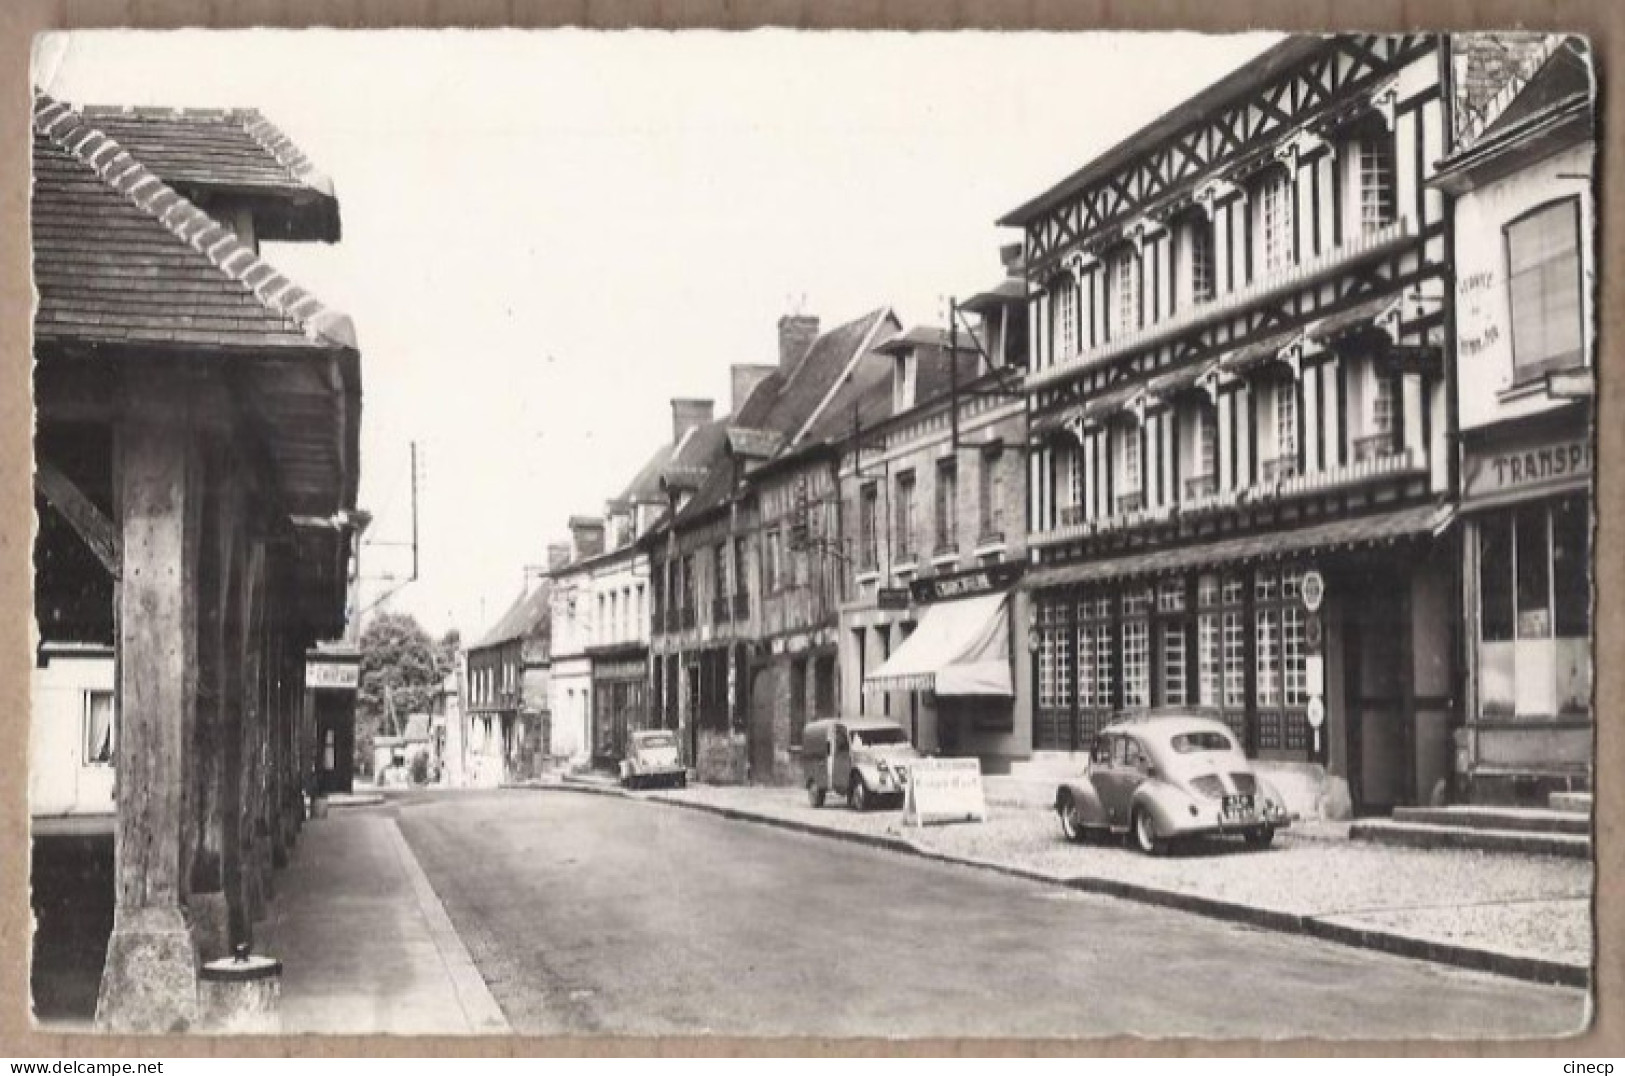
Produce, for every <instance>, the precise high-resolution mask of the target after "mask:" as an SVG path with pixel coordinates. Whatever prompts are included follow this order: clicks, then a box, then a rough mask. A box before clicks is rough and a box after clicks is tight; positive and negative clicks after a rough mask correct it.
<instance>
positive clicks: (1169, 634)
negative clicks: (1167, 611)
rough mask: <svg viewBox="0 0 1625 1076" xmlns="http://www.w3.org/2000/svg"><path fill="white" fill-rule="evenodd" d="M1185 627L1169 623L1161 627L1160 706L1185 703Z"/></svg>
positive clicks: (1178, 622) (1180, 624)
mask: <svg viewBox="0 0 1625 1076" xmlns="http://www.w3.org/2000/svg"><path fill="white" fill-rule="evenodd" d="M1186 668H1187V667H1186V664H1185V625H1184V623H1183V622H1182V621H1171V622H1168V623H1164V624H1163V625H1162V704H1163V705H1164V706H1184V705H1185V701H1186V696H1185V690H1186V684H1187V683H1188V681H1187V679H1186V675H1187V673H1186Z"/></svg>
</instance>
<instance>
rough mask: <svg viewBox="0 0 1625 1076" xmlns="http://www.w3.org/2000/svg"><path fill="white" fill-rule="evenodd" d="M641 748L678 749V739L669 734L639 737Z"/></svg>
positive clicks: (638, 741)
mask: <svg viewBox="0 0 1625 1076" xmlns="http://www.w3.org/2000/svg"><path fill="white" fill-rule="evenodd" d="M637 745H638V746H639V747H676V746H677V738H676V737H675V736H673V735H672V734H671V733H669V732H657V733H655V734H654V735H653V736H639V737H638V738H637Z"/></svg>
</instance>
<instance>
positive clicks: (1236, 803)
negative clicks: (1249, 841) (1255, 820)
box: [1223, 796, 1253, 822]
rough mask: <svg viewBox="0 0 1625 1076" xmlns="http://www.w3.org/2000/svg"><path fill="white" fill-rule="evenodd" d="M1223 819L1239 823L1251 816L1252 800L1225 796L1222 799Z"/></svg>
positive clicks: (1248, 797)
mask: <svg viewBox="0 0 1625 1076" xmlns="http://www.w3.org/2000/svg"><path fill="white" fill-rule="evenodd" d="M1223 812H1224V813H1223V817H1224V819H1225V821H1227V822H1229V821H1241V820H1244V819H1250V818H1252V816H1253V798H1252V797H1251V796H1226V797H1225V798H1224V808H1223Z"/></svg>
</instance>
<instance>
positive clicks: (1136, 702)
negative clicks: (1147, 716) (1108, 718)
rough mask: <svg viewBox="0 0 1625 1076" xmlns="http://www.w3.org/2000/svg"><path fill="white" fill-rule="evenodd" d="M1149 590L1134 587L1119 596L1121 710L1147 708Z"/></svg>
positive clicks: (1149, 640) (1148, 700) (1148, 691)
mask: <svg viewBox="0 0 1625 1076" xmlns="http://www.w3.org/2000/svg"><path fill="white" fill-rule="evenodd" d="M1151 606H1152V592H1151V588H1150V587H1135V588H1133V589H1131V590H1128V591H1126V592H1125V593H1124V594H1123V625H1122V631H1123V706H1124V708H1126V709H1142V708H1144V707H1148V706H1150V705H1151V625H1150V622H1149V620H1148V619H1147V617H1148V615H1149V614H1150V612H1151Z"/></svg>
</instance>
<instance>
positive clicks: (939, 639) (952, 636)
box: [863, 594, 1015, 698]
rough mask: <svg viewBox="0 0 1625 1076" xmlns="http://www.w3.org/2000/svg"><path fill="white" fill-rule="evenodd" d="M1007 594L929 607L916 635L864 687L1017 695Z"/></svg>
mask: <svg viewBox="0 0 1625 1076" xmlns="http://www.w3.org/2000/svg"><path fill="white" fill-rule="evenodd" d="M1007 598H1008V595H1006V594H984V595H982V596H980V597H976V598H962V599H960V600H958V601H950V602H942V603H940V604H937V605H931V606H928V607H927V609H926V612H925V616H924V617H923V618H922V619H921V620H920V626H919V627H918V628H916V629H915V630H914V634H913V635H910V636H909V637H908V639H907V640H906V641H905V642H904V643H903V645H902V646H900V647H898V648H897V652H896V653H895V654H893V655H892V656H891V657H890V658H888V659H887V660H886V663H885V664H884V665H882V666H880V668H878V669H876V670H875V671H874V672H872V673H870V674H869V675H868V676H866V677H864V679H863V687H864V690H866V691H935V692H936V693H937V694H938V695H998V696H1004V697H1006V698H1008V697H1010V696H1012V695H1014V694H1015V691H1014V689H1013V688H1012V686H1011V680H1010V626H1009V622H1008V619H1007V613H1006V612H1005V603H1006V601H1007Z"/></svg>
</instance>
